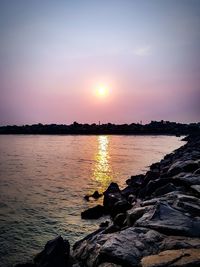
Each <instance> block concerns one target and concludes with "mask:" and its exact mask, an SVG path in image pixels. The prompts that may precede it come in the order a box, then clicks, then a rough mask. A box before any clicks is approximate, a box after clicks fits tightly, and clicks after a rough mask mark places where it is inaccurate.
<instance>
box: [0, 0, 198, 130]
mask: <svg viewBox="0 0 200 267" xmlns="http://www.w3.org/2000/svg"><path fill="white" fill-rule="evenodd" d="M199 103H200V1H199V0H196V1H195V0H187V1H185V0H167V1H165V0H155V1H154V0H144V1H142V0H140V1H139V0H121V1H119V0H101V1H100V0H99V1H96V0H91V1H87V0H71V1H67V0H54V1H53V0H48V1H47V0H43V1H41V0H0V125H7V124H18V125H21V124H33V123H39V122H40V123H66V124H69V123H72V122H73V121H77V122H80V123H93V122H95V123H98V121H101V122H102V123H107V122H112V123H132V122H139V121H141V120H142V121H143V122H144V123H146V122H149V121H151V120H161V119H163V120H170V121H178V122H196V121H200V107H199V106H200V104H199Z"/></svg>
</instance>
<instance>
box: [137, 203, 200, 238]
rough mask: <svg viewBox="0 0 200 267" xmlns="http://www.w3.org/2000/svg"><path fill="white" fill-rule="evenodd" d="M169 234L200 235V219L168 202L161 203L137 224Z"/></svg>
mask: <svg viewBox="0 0 200 267" xmlns="http://www.w3.org/2000/svg"><path fill="white" fill-rule="evenodd" d="M135 226H139V227H149V228H151V229H154V230H157V231H159V232H162V233H164V234H168V235H170V234H171V235H184V236H194V237H195V236H196V237H199V236H200V220H199V219H198V218H192V217H190V216H187V215H185V214H184V213H182V212H181V211H179V210H176V209H174V208H172V207H171V206H169V204H167V203H159V204H157V205H156V206H155V207H154V208H153V209H151V210H150V211H149V212H148V213H145V214H144V215H143V216H142V217H141V218H140V219H139V220H138V221H137V222H136V224H135Z"/></svg>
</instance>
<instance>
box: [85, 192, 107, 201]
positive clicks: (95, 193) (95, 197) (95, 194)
mask: <svg viewBox="0 0 200 267" xmlns="http://www.w3.org/2000/svg"><path fill="white" fill-rule="evenodd" d="M102 196H103V194H100V193H99V192H98V191H94V193H93V194H91V195H86V196H84V199H85V200H86V201H89V200H90V198H91V197H92V198H94V199H99V198H100V197H102Z"/></svg>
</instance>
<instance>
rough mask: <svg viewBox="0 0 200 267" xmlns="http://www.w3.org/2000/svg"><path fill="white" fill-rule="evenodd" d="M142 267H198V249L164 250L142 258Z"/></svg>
mask: <svg viewBox="0 0 200 267" xmlns="http://www.w3.org/2000/svg"><path fill="white" fill-rule="evenodd" d="M141 266H142V267H195V266H196V267H197V266H200V249H178V250H166V251H163V252H161V253H159V254H157V255H152V256H147V257H144V258H143V259H142V261H141Z"/></svg>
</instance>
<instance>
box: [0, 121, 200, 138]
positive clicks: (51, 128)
mask: <svg viewBox="0 0 200 267" xmlns="http://www.w3.org/2000/svg"><path fill="white" fill-rule="evenodd" d="M199 131H200V122H198V123H190V124H182V123H176V122H169V121H163V120H162V121H151V123H149V124H145V125H143V124H139V123H132V124H112V123H107V124H95V123H93V124H80V123H77V122H74V123H73V124H71V125H64V124H59V125H58V124H41V123H39V124H33V125H23V126H17V125H12V126H9V125H8V126H0V135H3V134H23V135H29V134H30V135H102V134H104V135H176V136H181V135H188V134H193V133H196V132H199Z"/></svg>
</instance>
